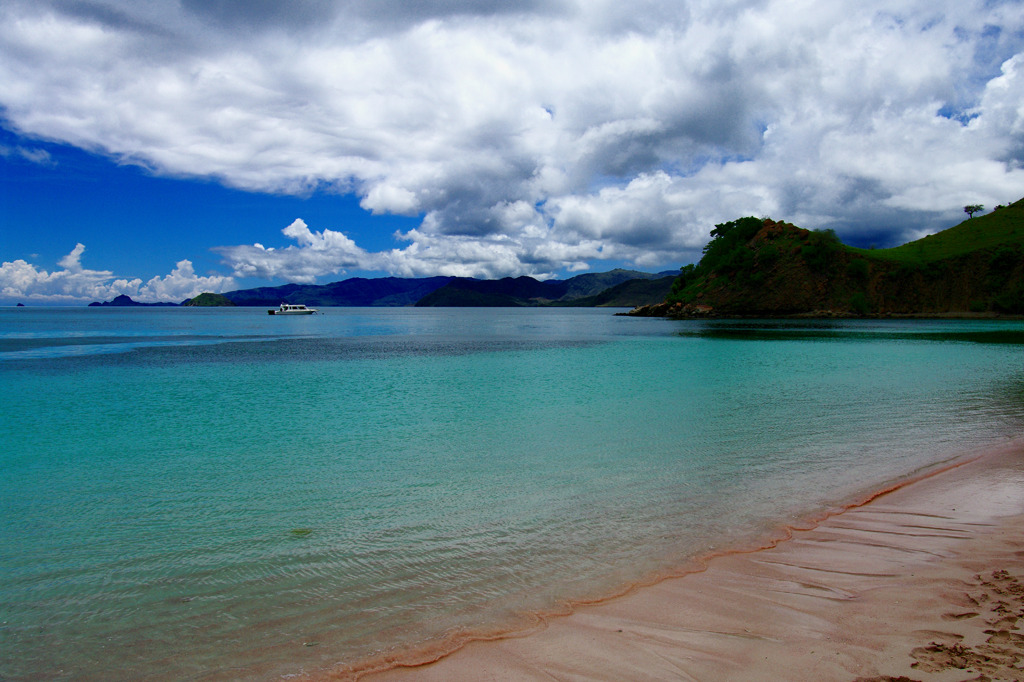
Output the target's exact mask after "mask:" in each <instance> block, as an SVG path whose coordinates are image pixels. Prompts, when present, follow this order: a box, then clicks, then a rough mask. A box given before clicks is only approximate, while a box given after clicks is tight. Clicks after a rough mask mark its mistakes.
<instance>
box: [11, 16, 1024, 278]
mask: <svg viewBox="0 0 1024 682" xmlns="http://www.w3.org/2000/svg"><path fill="white" fill-rule="evenodd" d="M0 55H3V56H2V57H0V106H2V107H3V111H4V115H5V117H6V118H7V120H8V121H9V122H10V124H11V125H12V126H14V127H15V128H16V129H17V130H18V131H20V132H22V133H25V134H29V135H35V136H39V137H43V138H47V139H52V140H60V141H64V142H67V143H70V144H73V145H77V146H79V147H82V148H85V149H89V150H96V151H101V152H103V153H106V154H109V155H111V156H113V157H114V158H119V159H122V160H124V161H126V162H132V163H140V164H143V165H146V166H147V167H149V168H151V169H153V170H154V171H155V172H157V173H166V174H171V175H180V176H190V177H200V178H215V179H218V180H219V181H221V182H223V183H225V184H227V185H230V186H233V187H238V188H241V189H245V190H249V191H255V192H279V193H280V192H284V193H295V194H300V195H301V194H304V193H309V192H313V191H321V192H340V193H355V194H357V195H358V196H359V198H360V201H361V205H362V206H363V208H365V209H366V210H367V211H370V212H372V213H374V214H389V213H390V214H399V215H405V216H421V217H422V223H421V224H420V225H419V226H418V227H417V228H416V229H415V230H412V231H409V232H408V233H405V234H403V235H401V240H402V247H401V248H399V249H395V250H393V251H390V252H382V253H379V254H368V253H366V252H364V251H363V250H362V249H361V248H360V247H358V246H357V245H356V244H355V243H354V242H352V241H351V240H350V239H349V238H347V237H345V236H344V235H342V234H341V233H340V232H334V231H332V230H330V229H324V230H323V232H316V233H313V232H309V231H308V228H307V229H306V232H303V231H302V229H301V228H299V227H296V228H295V229H294V230H292V233H290V234H287V236H288V238H289V239H291V240H293V241H294V242H295V243H294V244H293V245H291V246H287V247H285V248H280V249H272V248H264V247H261V246H259V245H251V246H222V247H220V248H219V249H218V251H219V252H220V253H221V254H222V256H223V257H224V258H225V261H226V262H228V263H229V265H230V266H231V267H232V270H233V272H234V274H235V275H236V276H245V277H284V278H288V279H293V280H294V281H302V282H307V281H313V280H314V279H315V278H317V277H321V276H325V275H329V274H337V273H340V272H343V271H345V270H346V269H353V268H361V267H367V266H370V265H372V266H376V268H378V269H379V268H382V267H383V268H387V269H389V270H391V271H392V272H394V273H396V274H408V273H417V274H433V273H435V272H455V271H458V272H473V273H479V274H484V273H502V274H524V273H525V274H538V275H546V274H549V273H552V272H557V271H559V270H562V269H570V270H572V269H578V268H581V267H586V266H587V264H588V263H596V262H600V261H601V260H621V259H627V260H629V261H630V262H633V263H636V264H638V265H639V264H650V265H652V266H658V267H663V266H665V265H668V264H678V262H679V261H680V260H681V259H689V258H692V257H694V255H696V254H699V247H700V245H701V243H702V242H703V241H706V239H707V236H708V231H709V229H710V228H711V227H712V226H713V225H714V222H713V221H719V222H720V221H722V220H729V219H732V218H735V217H738V216H740V215H745V214H754V215H765V214H768V215H773V216H774V217H776V218H781V219H787V220H791V221H793V222H797V223H798V224H802V225H806V226H808V227H831V228H835V229H837V230H838V231H839V232H840V235H841V236H843V237H844V238H848V239H853V240H856V239H863V238H867V236H869V235H870V236H872V238H874V236H876V235H879V234H883V235H885V237H886V239H888V240H890V241H891V242H893V243H896V242H899V241H901V240H904V239H906V238H908V237H910V236H913V235H915V234H917V233H919V232H920V231H922V230H925V231H927V230H929V229H937V228H939V227H942V226H944V225H948V224H949V223H950V222H952V221H955V220H956V219H957V218H959V217H961V216H960V207H961V206H962V205H963V204H964V203H975V202H980V203H985V204H992V205H994V204H997V203H1006V202H1008V201H1012V200H1015V199H1017V198H1019V195H1020V187H1024V167H1022V162H1024V132H1022V130H1024V129H1022V115H1021V109H1020V104H1019V103H1020V102H1021V101H1022V99H1024V98H1022V97H1021V95H1022V94H1024V93H1022V75H1021V71H1022V70H1024V67H1022V61H1021V60H1024V5H1022V4H1021V3H1017V2H990V1H987V0H956V1H954V0H946V1H943V2H935V1H934V0H898V1H897V2H893V1H892V0H885V1H884V2H883V1H882V0H865V2H860V3H856V4H855V5H851V4H849V3H844V4H835V3H832V4H829V3H796V2H792V0H732V1H728V2H720V3H679V2H676V1H670V0H663V1H662V0H642V1H641V2H639V3H632V4H630V5H628V6H626V5H622V3H615V2H606V1H604V0H600V1H594V2H587V3H577V2H570V1H569V0H562V1H559V2H545V1H542V0H527V1H523V2H516V3H501V2H496V1H495V0H458V1H456V2H440V0H418V1H416V2H397V1H391V0H388V2H386V3H380V2H371V1H370V0H354V1H353V2H347V3H333V2H326V1H318V0H309V1H308V2H302V3H286V4H282V3H276V2H269V1H266V2H265V1H262V0H261V1H260V2H255V3H253V2H240V1H229V0H216V1H213V2H193V1H191V0H189V1H186V2H183V3H175V2H153V3H133V2H129V1H128V0H103V1H100V0H95V1H92V2H88V1H86V0H77V1H75V2H70V1H67V2H55V1H54V2H45V1H33V2H28V1H27V0H11V2H8V3H5V5H4V8H3V9H0ZM321 227H322V226H321ZM289 229H291V228H289Z"/></svg>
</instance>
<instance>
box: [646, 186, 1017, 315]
mask: <svg viewBox="0 0 1024 682" xmlns="http://www.w3.org/2000/svg"><path fill="white" fill-rule="evenodd" d="M711 235H712V239H711V241H710V242H709V243H708V244H707V246H706V247H705V248H704V256H703V258H701V261H700V263H698V264H697V265H690V266H686V267H685V268H683V269H682V271H681V273H680V276H679V277H678V278H677V279H676V280H675V282H674V283H673V285H672V290H671V292H670V293H669V295H668V296H667V297H666V298H665V300H664V302H662V303H660V304H658V305H654V306H646V307H640V308H638V309H636V310H634V311H633V313H631V314H635V315H660V316H668V317H693V316H821V317H827V316H863V315H873V316H886V315H909V316H944V315H958V316H970V315H981V314H984V315H1005V314H1018V315H1019V314H1024V200H1021V201H1017V202H1016V203H1014V204H1012V205H1010V206H1007V207H1001V208H999V209H997V210H995V211H993V212H992V213H990V214H988V215H983V216H978V217H976V218H971V219H968V220H966V221H964V222H963V223H961V224H959V225H957V226H955V227H952V228H950V229H948V230H945V231H943V232H940V233H938V234H935V235H931V236H928V237H925V238H924V239H919V240H917V241H914V242H911V243H909V244H904V245H903V246H899V247H896V248H892V249H858V248H853V247H850V246H846V245H845V244H843V243H841V242H840V241H839V239H838V238H837V237H836V235H835V233H833V232H831V231H828V230H826V231H810V230H805V229H802V228H799V227H797V226H795V225H791V224H789V223H779V222H775V221H772V220H770V219H769V220H762V219H759V218H740V219H738V220H735V221H732V222H729V223H723V224H721V225H716V226H715V229H714V230H713V231H712V233H711Z"/></svg>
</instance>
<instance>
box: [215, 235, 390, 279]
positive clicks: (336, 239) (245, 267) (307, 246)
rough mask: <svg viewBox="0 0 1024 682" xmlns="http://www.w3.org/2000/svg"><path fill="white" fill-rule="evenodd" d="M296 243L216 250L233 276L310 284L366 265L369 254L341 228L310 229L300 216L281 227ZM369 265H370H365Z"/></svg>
mask: <svg viewBox="0 0 1024 682" xmlns="http://www.w3.org/2000/svg"><path fill="white" fill-rule="evenodd" d="M281 232H282V233H283V234H284V235H285V236H286V237H289V238H290V239H293V240H295V241H296V242H297V243H298V245H297V246H295V245H292V246H288V247H286V248H283V249H275V248H273V247H271V248H265V247H264V246H263V245H262V244H253V245H251V246H225V247H217V248H215V249H214V250H215V251H217V252H219V253H220V254H221V255H222V256H223V257H224V261H225V262H226V263H227V264H228V265H229V266H230V267H231V269H232V271H233V272H234V274H235V276H237V277H258V278H263V279H286V280H288V281H290V282H301V283H306V284H310V283H313V282H315V281H316V279H317V278H318V277H320V276H322V275H326V274H337V273H339V272H341V271H342V270H344V269H345V268H359V269H366V268H365V265H366V264H367V263H368V261H369V254H367V253H366V252H365V251H363V250H362V249H360V248H359V247H358V246H356V245H355V242H353V241H352V240H351V239H349V238H348V237H346V236H345V235H344V234H342V233H341V232H336V231H334V230H324V231H323V232H315V233H314V232H312V231H310V229H309V228H308V227H307V226H306V223H305V222H303V221H302V220H301V219H296V220H295V221H294V222H292V224H290V225H289V226H288V227H286V228H284V229H283V230H282V231H281ZM369 269H372V268H369Z"/></svg>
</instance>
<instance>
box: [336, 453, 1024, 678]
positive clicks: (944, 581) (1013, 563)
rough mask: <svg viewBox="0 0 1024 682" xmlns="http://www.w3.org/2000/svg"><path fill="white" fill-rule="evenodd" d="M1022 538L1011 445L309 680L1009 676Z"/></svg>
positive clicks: (1020, 662)
mask: <svg viewBox="0 0 1024 682" xmlns="http://www.w3.org/2000/svg"><path fill="white" fill-rule="evenodd" d="M1022 530H1024V441H1017V442H1013V443H1010V444H1007V445H1006V446H1004V447H1001V448H998V449H994V450H990V451H987V452H985V453H982V454H981V455H980V456H976V457H973V458H967V459H965V460H963V461H962V462H959V463H958V464H957V465H955V466H951V467H947V468H946V469H944V470H942V471H939V472H937V473H932V474H930V475H928V476H926V477H924V478H921V479H919V480H915V481H912V482H907V483H905V484H903V485H900V486H897V487H896V489H894V490H890V491H887V492H881V493H879V494H877V495H874V496H872V497H871V499H870V500H868V501H866V502H864V503H862V504H857V505H853V506H851V507H850V508H848V509H846V510H845V511H842V512H841V513H837V514H833V515H831V516H829V517H827V518H825V519H822V520H820V521H817V522H815V523H810V524H808V527H807V528H803V529H791V530H790V531H789V532H787V533H786V534H785V537H783V538H782V539H780V540H778V541H772V542H771V543H768V544H769V545H770V546H768V547H764V548H760V549H751V550H736V551H733V552H725V553H722V554H720V555H718V556H714V557H709V558H708V559H707V560H706V561H704V562H703V565H702V566H699V567H696V568H695V569H694V570H692V571H691V572H688V573H685V574H683V575H680V576H677V577H670V578H667V579H664V580H661V581H659V582H657V583H655V584H653V585H649V586H644V587H639V588H636V589H633V590H631V591H630V592H628V593H627V594H625V595H622V596H619V597H615V598H612V599H609V600H606V601H604V602H601V603H599V604H592V605H581V606H577V607H576V608H575V609H573V611H572V612H571V613H570V614H569V615H566V616H558V617H547V618H543V619H542V620H541V622H540V623H539V625H538V627H537V628H535V629H533V630H531V631H530V632H528V633H513V634H510V635H507V636H499V637H496V638H494V639H490V640H487V641H481V640H477V641H470V642H468V643H466V644H464V645H463V646H460V647H459V648H457V649H456V650H454V651H441V652H434V653H431V654H424V655H422V657H421V659H420V660H405V661H385V660H382V661H377V662H375V663H371V664H370V665H368V666H364V667H363V669H362V670H360V671H355V670H352V669H338V670H335V671H332V672H330V673H327V674H321V675H318V676H317V678H318V679H356V678H358V679H364V680H372V681H373V682H378V681H389V682H390V681H392V680H397V681H402V682H405V681H416V682H419V681H438V682H441V681H444V682H451V681H453V680H454V681H458V680H466V681H469V680H473V681H476V680H616V681H619V680H652V681H653V680H688V681H702V682H704V681H707V682H711V681H720V680H751V681H754V680H764V681H765V682H767V681H778V680H793V681H805V680H806V681H808V682H810V681H812V680H813V681H816V682H822V681H829V680H836V681H840V680H842V681H845V682H853V681H855V680H856V681H857V682H869V681H870V682H888V681H898V682H908V681H920V682H961V681H965V680H976V681H978V682H982V681H985V680H1017V681H1019V680H1024V634H1022V633H1021V631H1020V629H1019V624H1020V622H1021V619H1022V618H1024V582H1022V580H1024V532H1022ZM449 648H450V647H449ZM374 668H376V669H374Z"/></svg>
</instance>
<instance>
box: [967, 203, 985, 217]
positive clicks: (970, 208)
mask: <svg viewBox="0 0 1024 682" xmlns="http://www.w3.org/2000/svg"><path fill="white" fill-rule="evenodd" d="M984 210H985V207H984V206H982V205H981V204H968V205H967V206H964V213H966V214H967V217H968V218H973V217H974V214H975V213H980V212H982V211H984Z"/></svg>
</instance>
